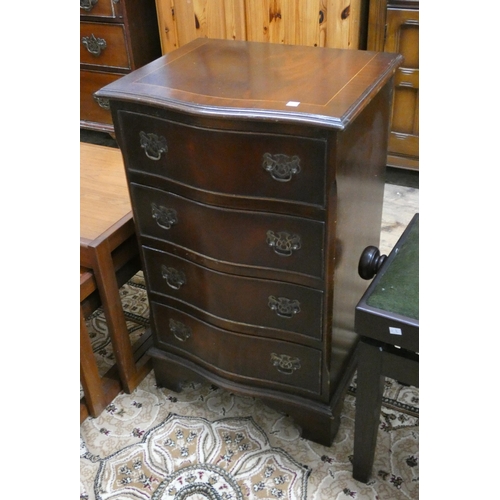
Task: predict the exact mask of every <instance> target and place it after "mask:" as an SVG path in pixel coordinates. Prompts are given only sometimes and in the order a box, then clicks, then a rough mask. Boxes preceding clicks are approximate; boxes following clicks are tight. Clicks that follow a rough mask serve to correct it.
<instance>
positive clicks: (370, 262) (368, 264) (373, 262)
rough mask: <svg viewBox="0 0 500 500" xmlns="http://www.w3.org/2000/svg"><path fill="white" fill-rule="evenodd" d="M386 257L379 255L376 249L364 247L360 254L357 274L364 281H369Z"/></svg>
mask: <svg viewBox="0 0 500 500" xmlns="http://www.w3.org/2000/svg"><path fill="white" fill-rule="evenodd" d="M385 259H387V255H380V251H379V249H378V248H377V247H372V246H369V247H366V248H365V249H364V250H363V253H362V254H361V257H360V259H359V264H358V274H359V275H360V276H361V278H363V279H364V280H371V279H372V278H373V277H374V276H375V275H376V274H377V273H378V272H379V270H380V268H381V267H382V264H383V263H384V262H385Z"/></svg>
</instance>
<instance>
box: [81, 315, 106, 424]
mask: <svg viewBox="0 0 500 500" xmlns="http://www.w3.org/2000/svg"><path fill="white" fill-rule="evenodd" d="M80 381H81V383H82V386H83V392H84V394H85V403H86V405H87V407H88V411H89V414H90V415H91V416H93V417H97V416H99V415H100V413H101V412H102V411H103V410H104V408H105V407H106V396H105V394H104V390H103V384H102V380H101V377H100V376H99V371H98V368H97V363H96V360H95V357H94V353H93V351H92V344H91V342H90V337H89V334H88V330H87V326H86V324H85V318H84V317H83V313H82V311H81V309H80Z"/></svg>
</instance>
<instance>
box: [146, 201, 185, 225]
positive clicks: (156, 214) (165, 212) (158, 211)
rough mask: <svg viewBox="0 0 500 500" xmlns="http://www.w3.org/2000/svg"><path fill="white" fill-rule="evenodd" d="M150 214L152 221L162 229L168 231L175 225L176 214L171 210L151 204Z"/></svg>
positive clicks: (176, 220)
mask: <svg viewBox="0 0 500 500" xmlns="http://www.w3.org/2000/svg"><path fill="white" fill-rule="evenodd" d="M151 213H152V215H153V219H155V221H156V223H157V224H158V225H159V226H160V227H161V228H162V229H170V228H171V227H172V226H173V225H174V224H177V222H178V219H177V212H176V211H175V210H174V209H173V208H166V207H162V206H158V205H156V203H151Z"/></svg>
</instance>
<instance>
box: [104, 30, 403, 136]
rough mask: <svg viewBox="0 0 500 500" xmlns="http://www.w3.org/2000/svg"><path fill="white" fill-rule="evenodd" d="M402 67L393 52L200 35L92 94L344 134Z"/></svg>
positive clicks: (191, 111)
mask: <svg viewBox="0 0 500 500" xmlns="http://www.w3.org/2000/svg"><path fill="white" fill-rule="evenodd" d="M401 62H402V56H400V55H399V54H388V53H379V52H368V51H360V50H344V49H330V48H318V47H306V46H297V45H280V44H271V43H261V42H241V41H231V40H214V39H206V38H199V39H197V40H194V41H192V42H190V43H189V44H186V45H184V46H183V47H181V48H180V49H178V50H176V51H174V52H171V53H168V54H166V55H164V56H162V57H160V58H159V59H157V60H155V61H153V62H152V63H150V64H147V65H146V66H143V67H142V68H140V69H138V70H136V71H134V72H132V73H131V74H129V75H126V76H124V77H123V78H120V79H119V80H118V81H116V82H114V83H112V84H110V85H108V86H106V87H104V88H103V89H101V90H99V91H98V92H97V93H96V95H97V96H98V97H104V98H109V99H111V100H125V101H132V102H142V103H145V104H150V105H153V106H160V107H164V108H169V109H173V110H177V111H184V112H188V113H192V114H200V115H210V116H224V117H237V118H241V119H264V120H266V119H267V120H277V119H278V120H285V121H292V122H298V123H313V124H316V125H319V126H327V127H333V128H340V129H342V128H344V127H345V126H346V125H347V124H348V123H349V122H350V121H351V120H352V119H353V118H354V117H355V116H356V115H357V114H358V113H359V112H360V111H361V110H362V109H363V108H364V107H365V105H366V104H367V103H368V102H369V101H370V99H371V97H372V96H373V95H374V94H376V93H377V92H378V91H379V90H380V88H381V87H382V86H383V85H385V84H386V83H387V81H388V80H389V79H390V78H391V76H392V75H393V74H394V72H395V70H396V69H397V67H398V66H399V65H400V64H401Z"/></svg>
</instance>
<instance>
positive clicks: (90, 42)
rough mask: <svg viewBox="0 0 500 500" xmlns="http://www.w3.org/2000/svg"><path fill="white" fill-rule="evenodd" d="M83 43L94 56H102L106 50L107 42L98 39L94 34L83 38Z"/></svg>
mask: <svg viewBox="0 0 500 500" xmlns="http://www.w3.org/2000/svg"><path fill="white" fill-rule="evenodd" d="M82 43H83V45H85V47H87V50H88V51H89V52H90V53H91V54H92V55H94V56H96V57H97V56H100V55H101V52H102V51H103V50H104V49H105V48H106V40H104V38H97V37H96V36H95V35H94V33H92V34H91V35H90V36H84V37H82Z"/></svg>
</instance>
